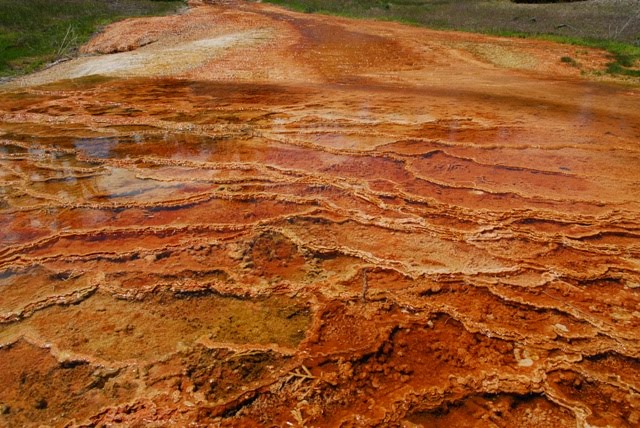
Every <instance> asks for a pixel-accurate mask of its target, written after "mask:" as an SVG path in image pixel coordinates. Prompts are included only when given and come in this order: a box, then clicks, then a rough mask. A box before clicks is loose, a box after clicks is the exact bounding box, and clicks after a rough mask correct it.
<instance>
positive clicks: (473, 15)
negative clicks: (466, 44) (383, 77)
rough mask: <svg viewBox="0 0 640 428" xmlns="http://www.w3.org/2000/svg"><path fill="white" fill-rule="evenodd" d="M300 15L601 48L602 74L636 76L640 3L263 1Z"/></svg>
mask: <svg viewBox="0 0 640 428" xmlns="http://www.w3.org/2000/svg"><path fill="white" fill-rule="evenodd" d="M265 1H267V2H269V3H273V4H278V5H281V6H285V7H288V8H290V9H294V10H297V11H301V12H317V13H326V14H333V15H341V16H347V17H357V18H372V19H380V20H394V21H400V22H404V23H409V24H413V25H416V24H417V25H421V26H425V27H429V28H434V29H439V30H460V31H469V32H477V33H484V34H491V35H498V36H506V37H532V38H539V39H544V40H551V41H555V42H559V43H568V44H572V45H578V46H586V47H592V48H598V49H604V50H606V51H608V52H610V53H611V63H610V64H609V65H608V68H607V70H606V71H607V72H609V73H612V74H624V75H629V76H638V75H639V74H640V70H638V69H637V68H635V67H636V65H637V64H638V61H639V60H640V2H639V1H637V0H616V1H580V2H570V3H550V4H549V3H548V4H542V3H534V4H524V3H515V2H512V1H510V0H473V1H472V0H466V1H465V0H393V1H392V0H389V1H387V0H322V1H320V0H265Z"/></svg>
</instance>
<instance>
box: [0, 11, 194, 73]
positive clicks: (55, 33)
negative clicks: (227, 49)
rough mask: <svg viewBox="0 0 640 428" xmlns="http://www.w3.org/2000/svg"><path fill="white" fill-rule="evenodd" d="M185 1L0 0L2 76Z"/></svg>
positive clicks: (34, 66) (24, 70)
mask: <svg viewBox="0 0 640 428" xmlns="http://www.w3.org/2000/svg"><path fill="white" fill-rule="evenodd" d="M184 3H185V1H184V0H0V76H12V75H17V74H22V73H27V72H30V71H33V70H36V69H38V68H40V67H42V66H43V65H44V64H46V63H49V62H52V61H55V60H58V59H61V58H64V57H66V56H69V55H71V54H73V52H74V51H75V50H76V49H77V48H78V46H80V45H81V44H82V43H84V42H85V41H87V40H88V39H89V37H90V36H91V35H92V34H93V33H94V32H95V31H96V30H97V29H98V28H99V27H100V26H102V25H106V24H108V23H110V22H113V21H115V20H117V19H122V18H125V17H129V16H142V15H160V14H166V13H171V12H175V11H176V10H177V9H179V8H180V7H182V6H184Z"/></svg>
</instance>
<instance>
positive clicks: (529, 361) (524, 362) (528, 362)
mask: <svg viewBox="0 0 640 428" xmlns="http://www.w3.org/2000/svg"><path fill="white" fill-rule="evenodd" d="M532 365H533V360H532V359H531V358H523V359H521V360H520V361H518V366H520V367H531V366H532Z"/></svg>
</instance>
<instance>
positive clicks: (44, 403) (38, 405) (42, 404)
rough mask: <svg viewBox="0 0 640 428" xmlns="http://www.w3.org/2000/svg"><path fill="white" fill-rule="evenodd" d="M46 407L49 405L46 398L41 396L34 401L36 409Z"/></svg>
mask: <svg viewBox="0 0 640 428" xmlns="http://www.w3.org/2000/svg"><path fill="white" fill-rule="evenodd" d="M47 407H49V403H47V400H45V399H44V398H41V399H39V400H38V401H36V405H35V408H36V409H38V410H44V409H46V408H47Z"/></svg>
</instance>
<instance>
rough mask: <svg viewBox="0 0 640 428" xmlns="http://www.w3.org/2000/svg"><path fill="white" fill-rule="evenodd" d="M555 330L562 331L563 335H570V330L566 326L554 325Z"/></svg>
mask: <svg viewBox="0 0 640 428" xmlns="http://www.w3.org/2000/svg"><path fill="white" fill-rule="evenodd" d="M553 328H555V329H556V330H557V331H561V332H562V333H569V329H568V328H567V326H566V325H564V324H554V325H553Z"/></svg>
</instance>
